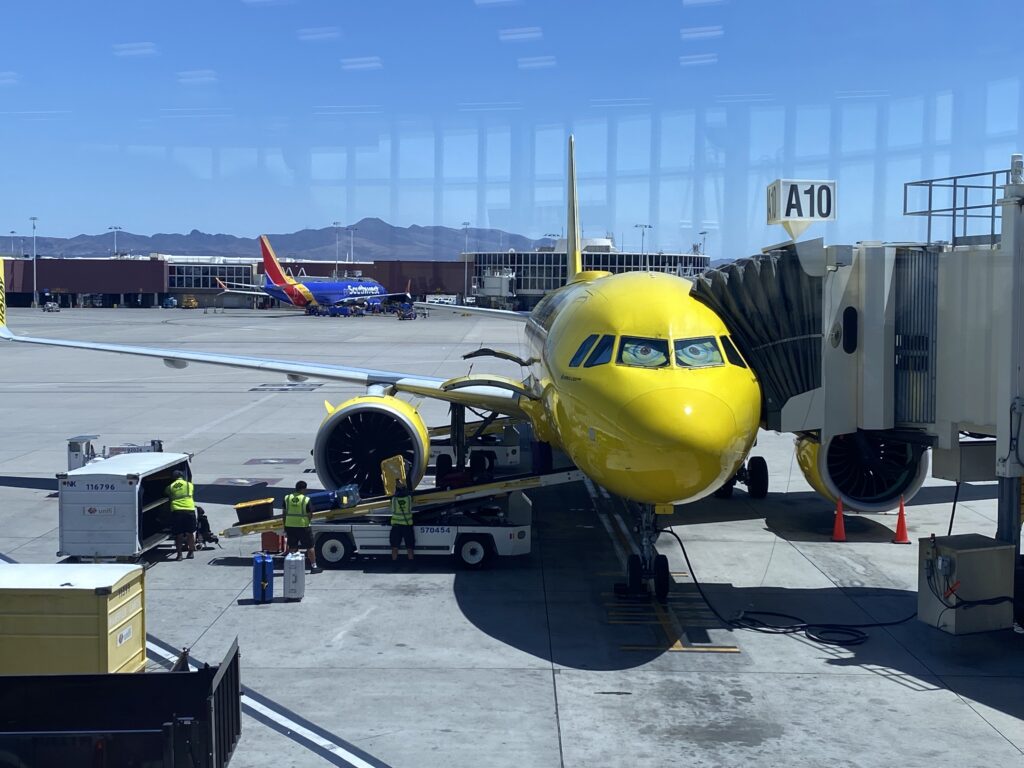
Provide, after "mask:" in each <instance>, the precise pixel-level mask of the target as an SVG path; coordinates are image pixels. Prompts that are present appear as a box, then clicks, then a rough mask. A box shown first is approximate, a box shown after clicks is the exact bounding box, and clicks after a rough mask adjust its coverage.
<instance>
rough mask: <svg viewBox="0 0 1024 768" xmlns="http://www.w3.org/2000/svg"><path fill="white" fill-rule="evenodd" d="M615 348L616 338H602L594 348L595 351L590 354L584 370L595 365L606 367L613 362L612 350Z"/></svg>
mask: <svg viewBox="0 0 1024 768" xmlns="http://www.w3.org/2000/svg"><path fill="white" fill-rule="evenodd" d="M614 346H615V337H614V336H602V337H601V340H600V341H599V342H597V345H596V346H595V347H594V351H593V352H591V353H590V357H588V358H587V362H586V363H584V364H583V367H584V368H593V367H594V366H595V365H604V364H605V363H610V362H611V361H612V348H613V347H614Z"/></svg>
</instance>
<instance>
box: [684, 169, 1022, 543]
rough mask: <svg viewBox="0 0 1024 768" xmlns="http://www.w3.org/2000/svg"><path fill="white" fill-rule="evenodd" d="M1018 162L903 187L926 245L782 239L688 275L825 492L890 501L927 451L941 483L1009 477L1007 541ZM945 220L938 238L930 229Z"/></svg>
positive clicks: (887, 504)
mask: <svg viewBox="0 0 1024 768" xmlns="http://www.w3.org/2000/svg"><path fill="white" fill-rule="evenodd" d="M1022 165H1024V163H1022V160H1021V156H1020V155H1014V156H1013V158H1012V168H1011V169H1009V170H1001V171H990V172H986V173H984V174H971V175H969V176H963V177H949V178H944V179H933V180H928V181H922V182H911V183H909V184H908V185H906V187H907V189H906V195H905V205H904V212H905V213H906V214H908V215H920V216H927V217H928V233H929V240H928V241H926V242H920V243H883V242H871V241H862V242H858V243H856V244H854V245H825V243H824V242H823V241H822V240H820V239H817V240H808V241H803V242H788V243H784V244H781V245H778V246H773V247H770V248H766V249H764V251H763V252H762V253H761V254H759V255H756V256H753V257H751V258H748V259H741V260H739V261H736V262H734V263H732V264H729V265H727V266H725V267H723V268H721V269H718V270H711V271H709V272H706V273H705V274H704V275H702V276H700V277H698V278H696V279H695V280H694V288H693V292H694V295H695V296H696V297H697V298H699V299H700V300H701V301H703V302H704V303H706V304H708V305H709V306H710V307H712V308H713V309H715V310H716V311H717V312H718V313H719V314H720V315H721V316H722V317H723V319H724V320H725V322H726V324H727V325H728V326H729V328H730V330H731V331H732V333H733V338H734V340H735V342H736V344H737V346H738V347H739V349H740V351H741V352H742V354H743V355H744V357H745V358H746V359H747V361H748V362H749V363H750V365H751V367H752V368H753V369H754V370H755V372H756V373H757V375H758V378H759V379H760V381H761V385H762V392H763V404H762V421H763V423H764V425H765V426H766V428H768V429H773V430H778V431H787V432H793V433H794V434H796V435H797V436H798V440H797V455H798V459H799V461H800V466H801V469H802V470H803V471H804V474H805V475H806V476H807V478H808V481H809V482H810V483H811V484H812V486H814V487H815V488H816V489H817V490H819V491H821V492H822V493H824V494H825V495H826V496H829V497H831V498H839V497H842V499H843V501H844V502H845V503H846V505H847V506H848V507H850V508H852V509H855V510H860V511H883V510H887V509H891V508H893V507H894V506H896V505H897V504H898V503H899V499H900V497H901V496H903V497H904V498H909V497H910V496H912V495H913V494H914V493H915V492H916V491H917V489H918V488H919V487H920V485H921V483H922V482H923V481H924V478H925V476H926V475H927V472H928V468H929V453H930V454H931V456H932V459H933V461H934V466H935V469H934V474H935V476H937V477H942V478H947V479H950V480H956V481H972V480H974V481H979V480H994V479H997V478H999V479H1004V478H1005V479H1007V480H1009V479H1013V482H1007V483H1003V484H1002V486H1001V488H1002V489H1001V509H1002V513H1001V516H1000V527H999V536H1000V538H1002V539H1004V540H1006V541H1017V540H1018V539H1019V525H1020V521H1019V519H1018V510H1019V497H1020V488H1019V483H1018V482H1017V478H1019V477H1020V476H1021V475H1024V462H1022V459H1024V452H1022V451H1021V450H1020V446H1019V438H1020V430H1021V426H1020V425H1021V422H1022V420H1024V212H1022V211H1024V209H1022V205H1024V176H1022ZM944 222H948V224H949V229H950V234H949V238H950V239H949V240H948V241H940V240H933V239H931V238H932V237H933V236H939V234H940V232H939V230H940V229H941V226H942V224H943V223H944ZM929 449H931V450H930V451H929ZM1003 496H1005V497H1006V498H1005V500H1003Z"/></svg>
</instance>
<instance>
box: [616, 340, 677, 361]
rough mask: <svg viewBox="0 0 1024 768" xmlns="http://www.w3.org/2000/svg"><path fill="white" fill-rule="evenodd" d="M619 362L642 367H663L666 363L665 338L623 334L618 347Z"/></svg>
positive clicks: (666, 345)
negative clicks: (646, 337)
mask: <svg viewBox="0 0 1024 768" xmlns="http://www.w3.org/2000/svg"><path fill="white" fill-rule="evenodd" d="M619 363H621V364H622V365H636V366H640V367H642V368H663V367H665V366H666V365H668V342H667V341H666V340H665V339H640V338H636V337H635V336H624V337H623V338H622V345H621V346H620V347H619Z"/></svg>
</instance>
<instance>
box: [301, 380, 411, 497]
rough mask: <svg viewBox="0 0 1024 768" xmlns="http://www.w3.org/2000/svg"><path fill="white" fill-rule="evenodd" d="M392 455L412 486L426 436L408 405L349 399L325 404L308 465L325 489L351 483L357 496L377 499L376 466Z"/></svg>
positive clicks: (379, 485) (381, 486)
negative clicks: (405, 470)
mask: <svg viewBox="0 0 1024 768" xmlns="http://www.w3.org/2000/svg"><path fill="white" fill-rule="evenodd" d="M398 455H400V456H402V457H404V458H405V460H406V462H407V465H406V466H407V467H409V466H411V470H409V471H408V473H407V474H408V479H409V482H410V484H411V487H413V488H415V487H416V485H417V484H418V483H419V481H420V480H421V479H423V473H424V472H425V471H426V468H427V460H428V458H429V456H430V437H429V435H428V433H427V427H426V425H425V424H424V423H423V419H422V418H421V417H420V414H419V412H418V411H417V410H416V409H415V408H413V407H412V406H411V405H409V404H408V403H406V402H404V401H403V400H399V399H398V398H396V397H390V396H380V395H365V396H362V397H355V398H352V399H351V400H348V401H347V402H344V403H342V404H341V405H339V406H337V407H333V408H332V407H331V406H330V405H328V415H327V418H326V419H324V421H323V423H322V424H321V425H320V429H319V431H317V433H316V442H315V443H314V444H313V464H314V465H315V466H316V474H317V477H319V478H320V482H321V483H323V485H324V487H325V488H327V489H329V490H333V489H335V488H340V487H341V486H343V485H350V484H355V485H358V486H359V494H360V496H362V497H363V498H369V497H371V496H381V495H383V493H384V481H383V479H382V478H381V474H380V463H381V462H382V461H383V460H384V459H387V458H390V457H392V456H398Z"/></svg>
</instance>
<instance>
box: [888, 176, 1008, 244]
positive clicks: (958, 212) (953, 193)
mask: <svg viewBox="0 0 1024 768" xmlns="http://www.w3.org/2000/svg"><path fill="white" fill-rule="evenodd" d="M1010 174H1011V169H1006V170H1000V171H984V172H982V173H968V174H964V175H961V176H943V177H941V178H937V179H924V180H921V181H909V182H907V183H905V184H904V185H903V215H904V216H923V217H925V219H926V220H927V222H928V224H927V230H928V234H927V240H926V242H927V243H929V244H931V243H932V242H933V241H932V234H933V233H934V231H935V230H936V228H937V227H938V224H939V220H943V219H949V242H950V243H952V244H953V245H981V244H989V245H995V244H996V243H997V242H998V241H999V229H1000V222H1001V217H1002V211H1001V209H1000V207H999V205H998V204H997V201H998V200H999V198H1000V197H1001V195H1002V189H1003V186H1004V185H1006V184H1009V183H1010ZM933 220H936V221H934V222H933Z"/></svg>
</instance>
